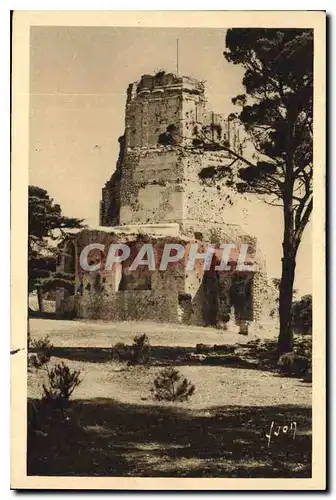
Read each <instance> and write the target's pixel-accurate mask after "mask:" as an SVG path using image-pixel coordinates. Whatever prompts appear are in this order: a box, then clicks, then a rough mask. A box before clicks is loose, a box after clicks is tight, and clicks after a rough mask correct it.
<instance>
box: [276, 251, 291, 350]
mask: <svg viewBox="0 0 336 500" xmlns="http://www.w3.org/2000/svg"><path fill="white" fill-rule="evenodd" d="M294 276H295V255H293V252H287V251H284V255H283V259H282V275H281V283H280V299H279V318H280V333H279V340H278V352H279V355H281V354H283V353H285V352H291V351H292V350H293V331H292V302H293V285H294Z"/></svg>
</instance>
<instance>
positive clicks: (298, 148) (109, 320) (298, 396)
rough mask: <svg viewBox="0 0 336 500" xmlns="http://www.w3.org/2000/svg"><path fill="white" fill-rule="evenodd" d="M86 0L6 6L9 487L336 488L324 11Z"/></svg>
mask: <svg viewBox="0 0 336 500" xmlns="http://www.w3.org/2000/svg"><path fill="white" fill-rule="evenodd" d="M80 14H83V16H82V17H81V16H80ZM87 14H88V15H87V16H86V17H85V13H80V12H77V13H75V12H69V13H66V12H63V13H62V12H58V13H57V12H49V13H46V12H36V13H24V12H15V13H14V22H13V35H12V36H13V82H12V85H13V86H12V89H13V90H12V92H13V94H12V99H13V117H12V119H13V126H12V137H13V155H12V173H13V191H12V214H13V222H12V242H14V241H15V242H17V243H16V244H13V243H12V252H17V254H16V255H17V256H18V258H17V259H16V260H15V266H14V259H13V253H12V346H11V349H12V351H11V363H12V383H13V388H12V418H13V419H14V420H13V422H14V423H13V430H12V482H13V487H18V488H21V487H23V488H25V487H26V488H27V487H34V488H39V487H40V488H48V487H50V488H54V489H58V488H68V487H70V488H76V489H77V488H78V489H83V488H84V489H86V488H87V489H92V488H104V489H118V488H121V489H151V488H155V489H209V490H211V489H222V490H225V489H237V490H239V489H320V490H322V489H324V488H325V381H324V376H325V375H324V374H325V320H324V314H325V303H324V301H325V298H324V292H325V290H324V286H325V270H324V261H325V255H324V238H325V235H324V224H325V214H324V204H325V192H324V190H325V185H324V183H325V180H324V176H325V151H324V149H325V129H324V127H325V98H326V96H325V22H326V21H325V13H324V12H317V11H316V12H304V11H302V12H300V11H296V12H295V13H293V14H292V13H291V16H288V15H286V12H282V13H279V12H276V11H275V12H273V13H271V12H259V13H258V15H255V13H253V12H234V11H231V12H229V11H227V12H217V13H215V12H214V13H205V12H203V13H202V12H200V11H198V12H196V11H195V12H194V13H192V12H190V13H186V12H184V13H182V12H181V13H179V14H178V13H176V12H175V15H174V13H173V12H163V11H162V12H159V11H158V12H154V13H149V12H147V13H146V12H139V13H136V12H134V11H133V12H127V13H126V12H119V13H112V12H106V13H103V12H101V13H99V15H100V17H99V16H98V12H96V13H95V12H93V13H91V14H92V18H91V19H92V21H91V23H90V14H89V13H87ZM95 14H96V15H95ZM193 14H194V17H193ZM287 14H288V13H287ZM169 16H171V17H169ZM104 18H105V19H104ZM76 19H77V22H76ZM98 19H100V20H101V21H100V22H99V21H98ZM200 20H202V21H200ZM20 75H21V76H20ZM21 158H22V160H21ZM313 200H314V209H313ZM14 238H15V239H14ZM316 262H317V263H321V265H320V266H318V269H317V267H316V268H315V264H316ZM19 264H20V265H19ZM21 264H22V265H21ZM315 271H316V272H315ZM316 274H317V276H316ZM313 421H314V422H315V423H314V435H313V432H312V429H313ZM313 464H314V465H313ZM84 478H85V482H84V483H83V479H84ZM146 478H147V479H151V480H152V479H153V480H154V481H155V482H154V483H146V482H144V483H142V482H141V481H142V480H144V481H145V479H146ZM205 479H207V480H213V482H202V480H205ZM44 480H46V481H47V482H45V481H44ZM131 480H132V481H133V480H134V481H135V482H134V483H131V482H130V481H131ZM165 480H166V481H165ZM175 480H183V481H186V482H185V483H184V482H177V481H175ZM197 480H200V481H201V482H198V481H197ZM253 480H255V482H253ZM264 480H265V483H263V481H264ZM39 481H41V482H40V483H39ZM48 481H50V482H48ZM72 481H73V482H72ZM86 481H87V482H86ZM91 481H92V482H91ZM94 481H103V482H94ZM118 481H121V483H120V486H118V484H119V483H118ZM160 481H163V482H162V483H160ZM230 481H235V482H230ZM101 485H102V486H101Z"/></svg>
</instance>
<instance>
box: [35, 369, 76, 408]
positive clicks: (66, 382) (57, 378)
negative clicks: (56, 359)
mask: <svg viewBox="0 0 336 500" xmlns="http://www.w3.org/2000/svg"><path fill="white" fill-rule="evenodd" d="M47 373H48V387H47V386H46V385H45V384H43V393H44V394H43V396H42V400H43V401H44V402H45V403H48V404H51V405H52V406H53V407H55V408H64V407H65V406H67V404H68V401H69V399H70V397H71V395H72V393H73V392H74V390H75V389H76V387H78V386H79V384H80V383H81V380H80V379H79V375H80V371H77V370H74V371H71V370H70V368H69V367H68V366H67V365H66V364H65V363H64V362H63V361H62V363H59V364H56V365H55V366H54V367H53V368H52V369H51V370H47Z"/></svg>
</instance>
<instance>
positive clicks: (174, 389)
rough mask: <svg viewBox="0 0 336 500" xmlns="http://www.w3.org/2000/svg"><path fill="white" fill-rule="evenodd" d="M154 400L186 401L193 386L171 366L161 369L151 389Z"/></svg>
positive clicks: (191, 392)
mask: <svg viewBox="0 0 336 500" xmlns="http://www.w3.org/2000/svg"><path fill="white" fill-rule="evenodd" d="M151 392H152V394H153V397H154V399H155V400H156V401H186V400H187V399H188V398H189V397H190V396H192V395H193V394H194V392H195V386H194V385H193V384H192V383H191V382H190V381H189V380H188V379H186V378H184V377H182V375H181V374H180V373H179V371H178V370H176V369H175V368H173V367H168V368H164V369H163V370H161V372H160V373H159V375H158V376H157V378H156V379H155V380H154V388H153V389H151Z"/></svg>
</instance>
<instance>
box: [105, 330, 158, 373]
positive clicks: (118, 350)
mask: <svg viewBox="0 0 336 500" xmlns="http://www.w3.org/2000/svg"><path fill="white" fill-rule="evenodd" d="M150 352H151V346H150V342H149V338H148V336H147V335H146V334H145V333H143V334H140V335H136V336H135V337H134V339H133V344H132V345H131V346H128V345H126V344H124V343H123V342H118V343H117V344H115V345H114V346H113V347H112V349H111V359H112V360H113V361H128V362H129V363H131V364H134V365H145V364H146V363H148V361H149V358H150Z"/></svg>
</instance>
